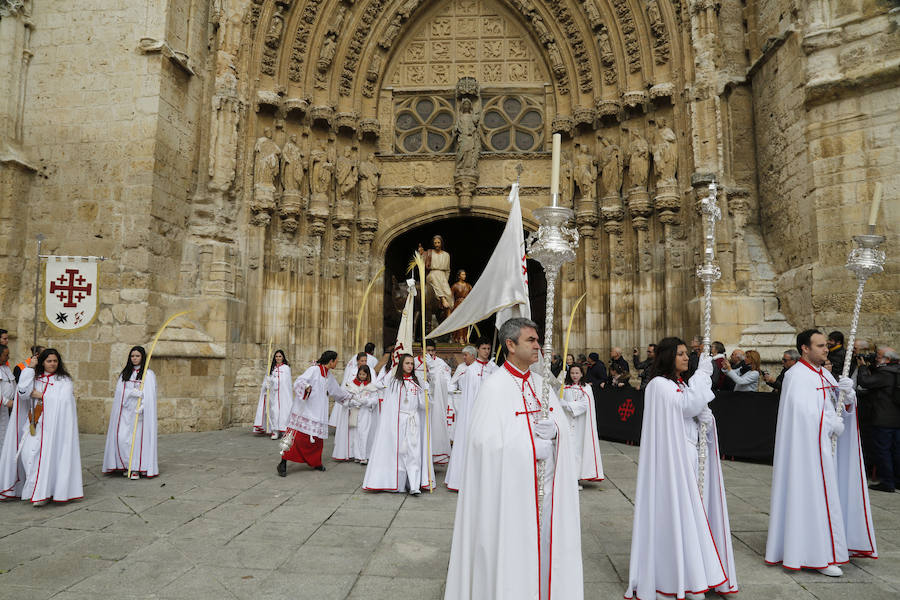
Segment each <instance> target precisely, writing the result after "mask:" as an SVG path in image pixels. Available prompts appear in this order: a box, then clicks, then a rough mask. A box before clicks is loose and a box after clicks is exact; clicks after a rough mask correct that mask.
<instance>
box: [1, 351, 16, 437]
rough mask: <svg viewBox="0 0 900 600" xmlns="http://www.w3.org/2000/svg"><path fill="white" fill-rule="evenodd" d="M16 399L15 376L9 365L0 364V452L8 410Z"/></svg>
mask: <svg viewBox="0 0 900 600" xmlns="http://www.w3.org/2000/svg"><path fill="white" fill-rule="evenodd" d="M15 401H16V378H15V377H13V372H12V369H10V368H9V365H0V452H2V448H3V440H4V438H5V437H6V429H7V428H8V427H9V417H10V410H11V409H12V408H13V405H14V404H15Z"/></svg>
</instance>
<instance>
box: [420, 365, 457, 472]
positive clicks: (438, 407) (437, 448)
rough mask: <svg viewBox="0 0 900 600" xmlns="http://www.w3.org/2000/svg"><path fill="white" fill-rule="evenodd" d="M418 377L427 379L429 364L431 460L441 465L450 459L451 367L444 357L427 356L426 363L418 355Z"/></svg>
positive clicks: (421, 379)
mask: <svg viewBox="0 0 900 600" xmlns="http://www.w3.org/2000/svg"><path fill="white" fill-rule="evenodd" d="M415 359H416V377H418V378H419V381H423V380H424V379H425V376H426V373H425V365H427V366H428V373H427V376H428V396H429V398H428V400H429V406H428V419H429V424H430V430H429V433H430V434H431V460H433V461H434V462H435V463H437V464H439V465H445V464H447V462H448V461H449V460H450V429H449V428H448V427H447V402H448V401H449V400H448V397H449V395H450V393H449V392H448V389H447V388H448V384H449V382H450V367H449V366H448V365H447V363H446V362H444V359H442V358H440V357H437V358H431V357H430V356H426V358H425V361H426V362H425V364H424V365H423V363H422V357H421V356H416V357H415Z"/></svg>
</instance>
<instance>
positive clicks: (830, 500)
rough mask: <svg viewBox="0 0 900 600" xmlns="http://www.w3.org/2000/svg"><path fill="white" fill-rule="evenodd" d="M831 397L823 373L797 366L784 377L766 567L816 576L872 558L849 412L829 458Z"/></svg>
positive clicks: (865, 493)
mask: <svg viewBox="0 0 900 600" xmlns="http://www.w3.org/2000/svg"><path fill="white" fill-rule="evenodd" d="M837 393H838V390H837V384H836V382H835V380H834V377H833V376H832V375H831V373H830V372H829V371H828V370H827V369H822V368H816V367H813V366H812V365H810V364H809V363H807V362H806V361H804V360H802V359H801V360H800V361H799V362H798V363H797V364H796V365H795V366H794V367H792V368H791V369H790V370H788V372H787V373H785V375H784V383H783V384H782V387H781V402H780V404H779V406H778V428H777V430H776V433H775V461H774V464H773V469H772V500H771V506H770V509H769V536H768V539H767V541H766V562H768V563H782V564H783V565H784V566H785V568H788V569H800V568H803V567H808V568H815V569H820V568H824V567H827V566H828V565H833V564H841V563H845V562H847V561H848V560H849V559H850V557H851V556H853V557H871V558H877V556H878V550H877V548H876V546H875V527H874V525H873V523H872V510H871V507H870V506H869V490H868V488H867V486H866V478H865V468H864V466H863V460H862V452H861V450H860V446H859V427H858V424H857V419H856V411H855V410H854V408H855V407H853V406H851V407H850V412H845V413H844V417H843V421H844V433H843V434H842V435H841V436H840V437H839V438H838V452H837V456H836V457H835V456H832V454H831V437H830V435H829V434H830V429H829V421H830V420H831V419H836V418H837V417H836V415H835V414H834V399H835V398H836V394H837Z"/></svg>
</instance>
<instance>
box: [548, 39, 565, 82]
mask: <svg viewBox="0 0 900 600" xmlns="http://www.w3.org/2000/svg"><path fill="white" fill-rule="evenodd" d="M547 53H548V54H549V55H550V67H551V68H552V69H553V74H554V75H556V78H557V79H560V78H561V77H565V75H566V65H565V63H563V58H562V53H561V52H560V51H559V47H557V45H556V42H550V43H549V44H547Z"/></svg>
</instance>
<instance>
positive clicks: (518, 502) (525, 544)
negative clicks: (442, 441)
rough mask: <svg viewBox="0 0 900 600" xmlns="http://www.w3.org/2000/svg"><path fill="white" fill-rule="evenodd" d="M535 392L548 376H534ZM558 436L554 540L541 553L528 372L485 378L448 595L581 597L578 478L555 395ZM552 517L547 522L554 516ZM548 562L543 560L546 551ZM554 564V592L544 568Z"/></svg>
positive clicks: (548, 513) (547, 514) (518, 599)
mask: <svg viewBox="0 0 900 600" xmlns="http://www.w3.org/2000/svg"><path fill="white" fill-rule="evenodd" d="M530 379H531V382H530V383H531V386H532V388H533V389H534V390H535V391H536V392H535V393H536V394H540V393H541V391H540V390H541V378H540V376H539V375H536V374H534V373H532V374H531V376H530ZM550 407H551V413H550V416H551V418H552V419H553V420H554V421H556V424H557V427H558V431H559V432H561V433H562V435H559V434H558V435H557V438H556V440H557V443H556V444H555V446H556V457H555V470H554V471H553V479H552V481H550V482H548V483H549V484H545V497H544V506H545V510H544V515H543V518H544V519H545V523H544V525H549V527H550V532H549V537H550V544H549V548H546V549H545V552H544V553H541V552H540V548H539V540H540V532H539V530H538V504H537V461H536V460H535V451H534V444H533V440H532V432H531V419H530V417H529V415H528V414H527V411H528V407H527V405H526V404H525V400H524V397H523V391H522V384H521V379H520V378H518V377H515V376H514V375H512V374H510V372H509V370H508V369H505V368H503V367H500V369H499V370H498V371H497V372H496V373H493V374H492V375H490V376H489V377H488V378H487V379H486V380H485V381H484V383H483V384H482V385H481V389H480V390H479V392H478V398H477V400H476V401H475V407H474V409H473V410H472V415H471V418H470V421H469V430H468V433H467V436H466V457H465V464H464V466H463V474H462V483H461V486H460V488H459V490H460V491H459V498H458V499H457V502H456V520H455V522H454V526H453V544H452V546H451V548H450V566H449V569H448V572H447V586H446V591H445V593H444V600H485V599H488V598H489V599H491V600H523V599H528V600H531V599H537V598H542V597H543V598H548V600H581V599H582V598H583V597H584V578H583V573H582V557H581V518H580V513H579V503H578V485H577V478H576V475H575V473H574V469H573V461H572V459H571V457H570V456H569V452H570V451H571V448H570V441H569V438H568V436H567V435H565V432H566V431H567V430H568V419H567V418H566V416H565V415H564V414H563V411H562V408H561V406H560V404H559V401H558V399H557V398H556V397H555V396H552V397H551V399H550ZM548 518H549V519H550V520H549V523H547V521H546V520H547V519H548ZM542 554H543V555H545V556H549V563H550V564H549V565H542V564H541V555H542ZM542 567H543V568H544V569H547V568H549V574H550V576H549V582H550V589H549V594H548V593H547V592H546V591H545V593H544V594H541V590H540V585H541V570H542Z"/></svg>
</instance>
